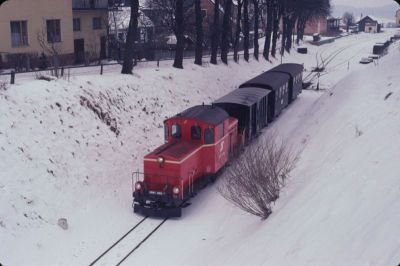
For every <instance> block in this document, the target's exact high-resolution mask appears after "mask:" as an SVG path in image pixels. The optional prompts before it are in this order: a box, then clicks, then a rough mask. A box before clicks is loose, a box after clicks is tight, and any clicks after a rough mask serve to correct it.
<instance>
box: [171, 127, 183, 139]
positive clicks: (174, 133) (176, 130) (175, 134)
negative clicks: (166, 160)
mask: <svg viewBox="0 0 400 266" xmlns="http://www.w3.org/2000/svg"><path fill="white" fill-rule="evenodd" d="M171 135H172V137H173V138H180V137H181V126H180V125H178V124H173V125H172V130H171Z"/></svg>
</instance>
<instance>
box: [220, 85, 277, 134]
mask: <svg viewBox="0 0 400 266" xmlns="http://www.w3.org/2000/svg"><path fill="white" fill-rule="evenodd" d="M269 93H270V90H265V89H260V88H244V89H237V90H234V91H232V92H231V93H229V94H227V95H225V96H224V97H222V98H220V99H218V100H216V101H214V103H213V105H216V106H219V107H221V108H222V109H224V110H225V111H226V112H227V113H228V114H229V115H230V116H232V117H235V118H237V119H238V124H239V132H241V133H242V134H243V133H244V135H245V141H246V142H248V141H249V140H251V139H252V138H254V137H255V136H256V135H257V134H258V132H260V130H261V129H262V128H264V127H265V126H267V124H268V120H267V117H268V94H269Z"/></svg>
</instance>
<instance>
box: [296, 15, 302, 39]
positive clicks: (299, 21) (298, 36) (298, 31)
mask: <svg viewBox="0 0 400 266" xmlns="http://www.w3.org/2000/svg"><path fill="white" fill-rule="evenodd" d="M301 20H302V19H301V18H299V19H298V20H297V24H296V35H297V36H296V44H297V45H299V43H300V24H301Z"/></svg>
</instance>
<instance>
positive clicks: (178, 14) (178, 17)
mask: <svg viewBox="0 0 400 266" xmlns="http://www.w3.org/2000/svg"><path fill="white" fill-rule="evenodd" d="M175 3H176V7H175V29H174V32H175V36H176V49H175V59H174V64H173V67H175V68H183V49H184V48H185V44H184V36H183V33H184V30H185V28H184V24H183V0H176V1H175Z"/></svg>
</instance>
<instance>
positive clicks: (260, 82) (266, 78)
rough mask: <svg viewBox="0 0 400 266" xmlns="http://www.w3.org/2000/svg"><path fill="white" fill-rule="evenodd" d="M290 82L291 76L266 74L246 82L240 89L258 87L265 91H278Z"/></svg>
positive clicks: (273, 73)
mask: <svg viewBox="0 0 400 266" xmlns="http://www.w3.org/2000/svg"><path fill="white" fill-rule="evenodd" d="M288 80H289V74H287V73H282V72H269V71H267V72H264V73H262V74H260V75H258V76H257V77H255V78H253V79H251V80H249V81H246V82H245V83H243V84H242V85H240V86H239V88H248V87H257V88H263V89H271V90H277V89H279V87H281V86H282V84H284V83H285V82H287V81H288Z"/></svg>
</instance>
